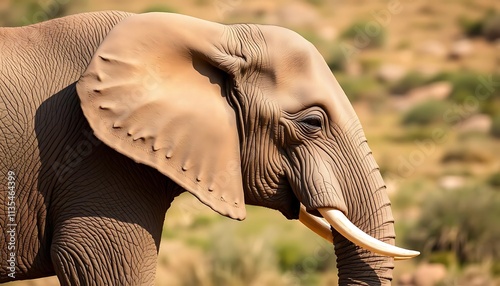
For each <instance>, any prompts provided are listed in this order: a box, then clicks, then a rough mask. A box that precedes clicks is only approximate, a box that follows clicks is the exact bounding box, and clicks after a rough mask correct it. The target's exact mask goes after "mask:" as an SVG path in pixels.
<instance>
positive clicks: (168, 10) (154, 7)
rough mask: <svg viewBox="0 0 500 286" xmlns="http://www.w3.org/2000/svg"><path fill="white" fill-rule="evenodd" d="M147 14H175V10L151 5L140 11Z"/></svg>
mask: <svg viewBox="0 0 500 286" xmlns="http://www.w3.org/2000/svg"><path fill="white" fill-rule="evenodd" d="M149 12H165V13H175V10H174V9H172V8H170V7H167V6H165V5H153V6H150V7H149V8H147V9H146V10H144V11H142V13H149Z"/></svg>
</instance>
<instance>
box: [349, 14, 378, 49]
mask: <svg viewBox="0 0 500 286" xmlns="http://www.w3.org/2000/svg"><path fill="white" fill-rule="evenodd" d="M340 36H341V38H342V39H345V40H349V41H351V42H352V43H353V44H354V46H355V47H356V48H357V49H373V48H381V47H382V46H384V44H385V42H386V39H387V31H386V30H385V28H384V27H383V26H382V25H380V24H379V23H378V22H376V21H356V22H354V23H352V24H351V25H350V26H349V27H347V29H345V30H344V32H342V33H341V35H340Z"/></svg>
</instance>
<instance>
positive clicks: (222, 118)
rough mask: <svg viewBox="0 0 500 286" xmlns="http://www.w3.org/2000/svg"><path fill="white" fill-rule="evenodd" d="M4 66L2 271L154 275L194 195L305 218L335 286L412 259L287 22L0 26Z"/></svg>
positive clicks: (323, 78)
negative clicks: (177, 208) (331, 255)
mask: <svg viewBox="0 0 500 286" xmlns="http://www.w3.org/2000/svg"><path fill="white" fill-rule="evenodd" d="M0 62H1V65H0V95H1V97H0V98H1V100H0V112H1V113H0V119H1V122H0V130H1V134H0V156H1V157H0V158H1V160H0V162H1V163H0V169H1V174H2V175H1V176H2V177H1V179H0V182H1V185H2V188H4V186H7V187H8V189H7V192H6V193H5V194H7V195H2V196H1V199H0V201H1V205H2V207H0V220H1V225H2V235H3V239H2V240H1V241H2V245H1V255H2V256H1V257H2V263H4V264H2V267H1V270H0V282H6V281H10V280H15V279H32V278H38V277H44V276H50V275H54V274H56V275H57V276H58V278H59V280H60V282H61V284H62V285H102V284H113V285H143V284H152V283H153V281H154V277H155V265H156V256H157V251H158V247H159V243H160V238H161V231H162V225H163V221H164V218H165V214H166V211H167V209H168V208H169V206H170V204H171V203H172V201H173V199H174V198H175V197H176V196H177V195H179V194H180V193H182V192H184V191H188V192H190V193H191V194H193V195H194V196H196V197H197V198H198V199H199V200H200V201H201V202H202V203H204V204H206V205H207V206H209V207H210V208H212V209H213V210H214V211H216V212H218V213H220V214H221V215H224V216H227V217H230V218H233V219H237V220H243V219H244V218H245V204H251V205H258V206H263V207H268V208H272V209H275V210H278V211H280V212H281V213H282V214H283V215H284V216H286V217H287V218H288V219H299V220H301V221H302V222H303V223H304V224H306V225H307V226H309V227H310V228H311V229H313V230H314V231H316V232H317V233H318V234H319V235H321V236H323V237H325V238H327V239H329V240H330V241H332V242H333V243H334V245H335V246H334V247H335V251H336V254H337V259H338V267H339V279H340V283H341V284H342V285H345V284H363V283H365V284H369V285H379V284H384V285H385V284H389V283H390V280H391V276H392V268H393V257H396V258H401V259H403V258H410V257H413V256H415V255H418V252H415V251H411V250H405V249H401V248H398V247H396V246H394V245H393V244H394V239H395V233H394V227H393V217H392V214H391V208H390V202H389V199H388V196H387V194H386V191H385V188H386V187H385V185H384V182H383V180H382V177H381V175H380V172H379V168H378V166H377V164H376V163H375V160H374V158H373V156H372V153H371V151H370V149H369V147H368V145H367V141H366V138H365V136H364V133H363V130H362V128H361V125H360V122H359V120H358V118H357V116H356V114H355V112H354V110H353V108H352V106H351V104H350V103H349V100H348V99H347V97H346V95H345V94H344V92H343V91H342V89H341V87H340V86H339V84H338V82H337V81H336V80H335V78H334V76H333V75H332V74H331V72H330V70H329V68H328V66H327V65H326V64H325V61H324V60H323V58H322V57H321V55H320V54H319V52H318V51H317V50H316V49H315V48H314V46H313V45H312V44H310V43H309V42H307V41H306V40H304V39H303V38H302V37H300V36H299V35H298V34H296V33H294V32H292V31H290V30H287V29H284V28H281V27H276V26H265V25H247V24H236V25H223V24H219V23H213V22H208V21H204V20H200V19H196V18H191V17H188V16H182V15H177V14H168V13H148V14H137V15H134V14H128V13H123V12H99V13H88V14H80V15H75V16H69V17H65V18H61V19H55V20H51V21H48V22H44V23H40V24H35V25H32V26H27V27H20V28H3V29H0ZM321 217H323V218H325V219H326V221H328V223H326V222H325V221H323V219H321ZM330 225H331V226H332V227H333V228H332V230H330ZM5 263H6V264H5ZM14 277H15V278H14ZM365 284H363V285H365Z"/></svg>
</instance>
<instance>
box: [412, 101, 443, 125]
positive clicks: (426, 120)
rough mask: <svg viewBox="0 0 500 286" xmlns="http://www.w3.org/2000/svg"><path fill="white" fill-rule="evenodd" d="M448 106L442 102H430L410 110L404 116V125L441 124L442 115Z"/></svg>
mask: <svg viewBox="0 0 500 286" xmlns="http://www.w3.org/2000/svg"><path fill="white" fill-rule="evenodd" d="M448 108H449V105H448V104H447V103H446V102H443V101H436V100H431V101H427V102H424V103H422V104H420V105H417V106H415V107H413V108H412V109H410V110H409V111H408V112H407V113H406V114H405V115H404V116H403V120H402V123H403V124H404V125H430V124H434V123H442V122H444V121H443V114H444V113H445V111H446V110H448Z"/></svg>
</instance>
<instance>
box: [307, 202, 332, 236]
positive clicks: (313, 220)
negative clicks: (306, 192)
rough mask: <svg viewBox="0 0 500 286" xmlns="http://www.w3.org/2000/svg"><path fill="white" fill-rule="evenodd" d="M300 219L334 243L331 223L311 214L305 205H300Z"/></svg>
mask: <svg viewBox="0 0 500 286" xmlns="http://www.w3.org/2000/svg"><path fill="white" fill-rule="evenodd" d="M299 221H300V222H301V223H303V224H304V225H305V226H307V227H308V228H309V229H310V230H312V231H313V232H315V233H316V234H317V235H319V236H321V237H322V238H324V239H326V240H327V241H328V242H330V243H333V234H332V230H331V228H330V225H329V224H328V223H327V222H326V221H324V220H323V219H321V218H319V217H316V216H313V215H311V214H309V213H308V212H307V211H306V207H304V205H300V213H299Z"/></svg>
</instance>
